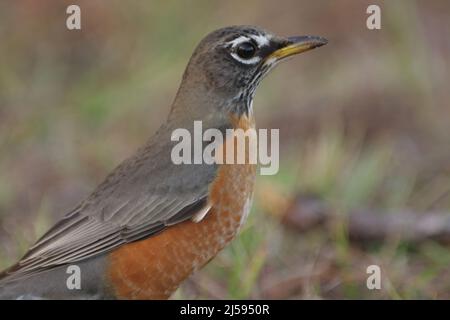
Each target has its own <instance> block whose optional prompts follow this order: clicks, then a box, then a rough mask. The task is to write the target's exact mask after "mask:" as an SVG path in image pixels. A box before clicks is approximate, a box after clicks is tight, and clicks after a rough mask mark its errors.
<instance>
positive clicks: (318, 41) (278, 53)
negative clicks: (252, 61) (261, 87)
mask: <svg viewBox="0 0 450 320" xmlns="http://www.w3.org/2000/svg"><path fill="white" fill-rule="evenodd" d="M327 43H328V40H327V39H325V38H322V37H316V36H301V37H289V38H287V45H286V46H285V47H282V48H280V49H277V50H275V51H274V52H272V53H271V54H270V55H269V56H268V57H267V58H266V60H269V59H275V60H281V59H284V58H287V57H289V56H292V55H294V54H298V53H302V52H305V51H308V50H311V49H314V48H317V47H321V46H323V45H325V44H327Z"/></svg>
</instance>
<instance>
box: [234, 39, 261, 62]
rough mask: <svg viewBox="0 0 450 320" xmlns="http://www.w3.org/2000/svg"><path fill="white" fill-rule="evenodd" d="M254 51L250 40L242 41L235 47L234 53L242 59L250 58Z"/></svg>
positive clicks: (254, 48) (254, 47)
mask: <svg viewBox="0 0 450 320" xmlns="http://www.w3.org/2000/svg"><path fill="white" fill-rule="evenodd" d="M255 53H256V46H255V45H254V44H253V43H251V42H243V43H241V44H239V45H238V46H237V47H236V54H237V55H238V56H239V57H240V58H242V59H251V58H253V57H254V56H255Z"/></svg>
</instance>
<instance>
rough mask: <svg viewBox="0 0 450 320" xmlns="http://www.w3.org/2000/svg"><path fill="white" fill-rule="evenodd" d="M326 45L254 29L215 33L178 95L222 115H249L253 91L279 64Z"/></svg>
mask: <svg viewBox="0 0 450 320" xmlns="http://www.w3.org/2000/svg"><path fill="white" fill-rule="evenodd" d="M326 43H327V40H326V39H324V38H321V37H316V36H300V37H287V38H283V37H278V36H275V35H273V34H271V33H269V32H267V31H265V30H263V29H260V28H257V27H253V26H232V27H226V28H223V29H219V30H216V31H214V32H212V33H210V34H209V35H207V36H206V37H205V38H204V39H203V40H202V41H201V42H200V43H199V45H198V46H197V48H196V49H195V51H194V53H193V55H192V57H191V60H190V62H189V64H188V67H187V68H186V71H185V73H184V76H183V81H182V84H181V88H180V91H179V94H178V95H179V96H180V95H182V96H184V99H186V96H188V97H190V98H193V99H197V100H198V99H200V100H202V99H203V98H205V101H206V102H207V103H206V104H207V105H209V106H210V107H211V106H213V107H216V108H219V109H220V110H221V111H227V112H235V113H237V114H244V113H248V112H249V111H251V104H252V99H253V95H254V92H255V89H256V87H257V86H258V85H259V83H260V81H261V80H262V78H263V77H264V76H265V75H266V74H267V73H268V72H269V71H270V70H271V69H272V68H273V67H274V66H275V65H276V64H277V63H278V62H279V61H281V60H283V59H285V58H287V57H290V56H292V55H294V54H297V53H301V52H305V51H308V50H311V49H314V48H316V47H320V46H322V45H324V44H326ZM194 92H195V94H194ZM199 95H201V96H199Z"/></svg>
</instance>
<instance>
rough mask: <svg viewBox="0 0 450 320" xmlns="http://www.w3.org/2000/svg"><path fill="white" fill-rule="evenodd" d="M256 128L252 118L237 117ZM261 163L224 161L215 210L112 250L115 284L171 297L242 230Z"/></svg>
mask: <svg viewBox="0 0 450 320" xmlns="http://www.w3.org/2000/svg"><path fill="white" fill-rule="evenodd" d="M233 121H234V124H235V127H241V128H243V129H248V128H249V127H253V121H252V120H251V119H242V118H241V119H233ZM255 172H256V165H253V164H242V165H228V164H227V165H221V166H220V167H219V169H218V173H217V177H216V179H215V180H214V182H213V183H212V184H211V186H210V195H209V199H208V200H209V203H211V204H212V208H211V210H210V211H209V212H208V214H207V215H206V217H205V218H204V219H203V220H201V221H200V222H198V223H195V222H192V221H185V222H182V223H179V224H177V225H174V226H172V227H169V228H167V229H166V230H164V231H163V232H162V233H160V234H158V235H156V236H152V237H150V238H148V239H145V240H141V241H137V242H134V243H130V244H127V245H124V246H121V247H120V248H118V249H117V250H115V251H114V252H112V253H111V254H110V255H109V261H110V263H109V270H108V277H109V283H111V285H112V289H113V290H114V292H115V295H116V296H117V298H119V299H166V298H168V297H169V296H170V295H171V294H172V293H173V292H174V291H175V290H176V289H177V287H178V286H179V285H180V283H181V282H182V281H183V280H184V279H186V278H187V277H188V276H189V275H190V274H191V273H192V272H194V271H195V270H197V269H199V268H200V267H202V266H203V265H204V264H205V263H207V262H208V261H209V260H211V259H212V258H213V257H214V256H216V254H217V253H218V252H219V251H220V250H221V249H222V248H223V247H224V246H225V245H226V244H227V243H228V242H230V240H231V239H232V238H233V237H234V236H235V235H236V233H237V230H238V229H239V227H240V225H241V223H242V220H243V216H244V215H245V210H248V209H249V207H250V206H249V203H250V199H251V195H252V191H253V184H254V178H255Z"/></svg>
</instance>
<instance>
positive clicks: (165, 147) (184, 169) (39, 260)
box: [7, 133, 217, 278]
mask: <svg viewBox="0 0 450 320" xmlns="http://www.w3.org/2000/svg"><path fill="white" fill-rule="evenodd" d="M162 134H163V133H159V137H158V136H157V137H156V139H154V141H157V142H156V143H151V142H150V143H149V146H148V147H147V148H143V149H141V150H140V151H139V152H138V153H137V155H136V156H134V157H132V158H130V159H128V160H126V161H125V162H123V163H122V164H121V165H120V166H119V167H117V168H116V169H115V170H114V171H113V172H112V173H111V174H110V175H109V176H108V177H107V178H106V180H105V181H104V182H103V183H102V184H101V185H100V186H99V187H98V188H97V189H96V191H94V193H93V194H92V195H91V196H90V197H89V198H88V199H86V200H85V201H84V202H82V203H81V204H80V205H79V206H78V207H76V208H75V209H74V210H73V211H71V212H69V213H68V214H67V215H65V216H64V217H63V218H62V220H60V221H59V222H58V223H57V224H56V225H54V226H53V227H52V228H51V229H50V230H49V231H48V232H47V233H46V234H44V235H43V236H42V237H41V238H40V239H39V240H38V241H37V242H36V243H35V244H34V245H33V246H32V247H31V248H30V249H29V251H28V252H27V253H26V255H25V256H24V257H23V258H22V259H21V260H20V261H19V262H18V263H17V264H16V265H15V266H13V267H12V268H11V269H9V270H8V272H7V274H8V275H12V276H13V277H14V278H17V277H18V276H22V275H29V274H33V273H36V272H40V271H44V270H48V269H49V268H53V267H56V266H59V265H63V264H68V263H74V262H77V261H81V260H85V259H87V258H90V257H93V256H97V255H100V254H102V253H105V252H108V251H111V250H113V249H114V248H117V247H118V246H120V245H122V244H125V243H129V242H133V241H137V240H140V239H143V238H146V237H149V236H152V235H154V234H156V233H158V232H160V231H162V230H164V229H165V228H166V227H168V226H170V225H173V224H176V223H179V222H182V221H185V220H187V219H190V218H192V216H194V215H195V214H196V213H198V212H199V211H201V210H205V207H206V206H207V196H208V186H209V184H210V182H211V181H212V180H213V178H214V176H215V173H216V169H217V167H216V166H214V165H212V166H211V165H174V164H172V161H171V160H170V152H171V148H172V144H171V143H168V142H166V143H162V142H158V141H160V140H161V141H167V140H168V139H169V138H170V136H169V138H168V137H167V136H166V135H164V136H163V137H162V138H161V135H162ZM155 159H157V160H155Z"/></svg>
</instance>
